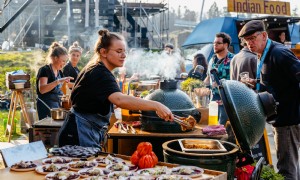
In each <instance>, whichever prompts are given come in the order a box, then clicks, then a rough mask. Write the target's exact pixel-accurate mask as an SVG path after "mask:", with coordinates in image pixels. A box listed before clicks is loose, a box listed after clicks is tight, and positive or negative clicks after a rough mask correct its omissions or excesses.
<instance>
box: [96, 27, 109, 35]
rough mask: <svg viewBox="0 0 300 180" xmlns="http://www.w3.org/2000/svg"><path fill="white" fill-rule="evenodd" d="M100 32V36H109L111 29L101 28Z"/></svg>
mask: <svg viewBox="0 0 300 180" xmlns="http://www.w3.org/2000/svg"><path fill="white" fill-rule="evenodd" d="M98 34H99V35H100V36H109V31H108V30H107V29H101V30H100V31H99V32H98Z"/></svg>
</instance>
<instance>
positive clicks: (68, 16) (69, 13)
mask: <svg viewBox="0 0 300 180" xmlns="http://www.w3.org/2000/svg"><path fill="white" fill-rule="evenodd" d="M70 19H71V9H70V0H67V24H68V46H70V45H71V28H70V26H71V22H70Z"/></svg>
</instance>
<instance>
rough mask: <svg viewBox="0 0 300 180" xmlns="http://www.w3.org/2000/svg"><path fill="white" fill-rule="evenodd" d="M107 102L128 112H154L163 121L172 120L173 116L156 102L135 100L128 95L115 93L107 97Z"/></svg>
mask: <svg viewBox="0 0 300 180" xmlns="http://www.w3.org/2000/svg"><path fill="white" fill-rule="evenodd" d="M108 99H109V101H110V102H111V103H113V104H115V105H116V106H118V107H120V108H124V109H129V110H142V111H156V114H157V115H158V116H159V117H160V118H162V119H165V120H173V118H174V116H173V114H172V112H171V110H170V109H169V108H168V107H166V106H165V105H163V104H161V103H159V102H157V101H150V100H145V99H142V98H137V97H133V96H129V95H125V94H122V93H121V92H115V93H113V94H111V95H110V96H109V97H108Z"/></svg>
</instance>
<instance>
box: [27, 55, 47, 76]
mask: <svg viewBox="0 0 300 180" xmlns="http://www.w3.org/2000/svg"><path fill="white" fill-rule="evenodd" d="M33 57H34V61H33V62H32V63H30V65H29V66H30V69H31V70H32V71H33V72H35V75H37V73H38V71H39V69H40V67H42V66H43V65H45V64H47V60H46V58H45V55H44V54H43V52H42V51H41V50H37V51H33Z"/></svg>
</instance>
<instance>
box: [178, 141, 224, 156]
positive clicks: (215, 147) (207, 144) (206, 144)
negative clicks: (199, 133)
mask: <svg viewBox="0 0 300 180" xmlns="http://www.w3.org/2000/svg"><path fill="white" fill-rule="evenodd" d="M178 142H179V144H180V147H181V150H182V151H183V152H187V153H222V152H227V150H226V149H225V148H224V146H223V145H222V144H221V143H220V141H218V140H214V139H178ZM189 146H199V148H198V147H192V148H190V147H189ZM201 147H202V148H201Z"/></svg>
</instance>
